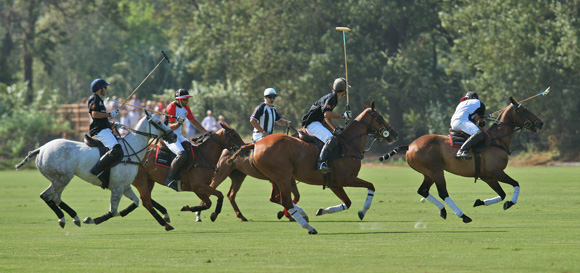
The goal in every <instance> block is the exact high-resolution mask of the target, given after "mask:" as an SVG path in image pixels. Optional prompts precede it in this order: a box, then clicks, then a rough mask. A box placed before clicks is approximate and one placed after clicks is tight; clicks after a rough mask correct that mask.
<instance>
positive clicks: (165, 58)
mask: <svg viewBox="0 0 580 273" xmlns="http://www.w3.org/2000/svg"><path fill="white" fill-rule="evenodd" d="M161 54H163V59H161V61H160V62H159V63H158V64H157V65H156V66H155V68H153V70H151V72H150V73H149V75H147V77H145V79H143V81H142V82H141V83H140V84H139V86H137V88H135V90H133V92H132V93H131V94H130V95H129V97H127V99H126V100H125V101H124V102H123V104H121V106H119V108H122V107H123V106H125V104H126V103H127V102H128V101H129V99H131V96H133V94H135V92H137V90H138V89H139V87H141V85H143V83H144V82H145V81H146V80H147V79H149V76H151V74H153V72H155V70H157V67H159V65H161V63H162V62H163V61H165V60H167V63H168V64H170V63H171V62H170V61H169V57H167V54H165V51H163V50H161Z"/></svg>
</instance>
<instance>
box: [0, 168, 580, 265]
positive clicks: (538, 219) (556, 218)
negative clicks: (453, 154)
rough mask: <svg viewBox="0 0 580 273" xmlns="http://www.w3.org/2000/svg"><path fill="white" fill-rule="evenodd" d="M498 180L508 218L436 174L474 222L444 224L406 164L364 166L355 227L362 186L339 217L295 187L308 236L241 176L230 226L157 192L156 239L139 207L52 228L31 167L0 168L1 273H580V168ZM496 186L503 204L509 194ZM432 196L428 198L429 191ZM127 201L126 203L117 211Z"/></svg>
mask: <svg viewBox="0 0 580 273" xmlns="http://www.w3.org/2000/svg"><path fill="white" fill-rule="evenodd" d="M29 164H30V163H29ZM507 173H508V174H509V175H511V176H512V177H513V178H514V179H516V180H517V181H519V182H520V184H521V193H520V199H519V202H518V203H517V204H516V205H515V206H514V207H512V208H510V209H509V210H507V211H504V210H503V209H502V205H501V203H500V204H495V205H492V206H488V207H477V208H474V207H473V206H472V205H473V202H474V200H475V199H477V198H481V199H486V198H491V197H494V196H496V194H495V193H494V192H493V191H492V190H491V189H490V188H489V187H488V186H487V185H486V184H485V182H483V181H481V180H480V181H478V182H477V183H475V184H474V183H473V179H470V178H462V177H457V176H454V175H449V174H448V175H447V178H448V179H447V180H448V181H447V182H448V183H447V185H448V190H449V193H450V195H451V197H452V198H453V199H454V201H455V203H456V204H457V205H458V206H459V207H460V208H461V209H462V210H463V211H464V212H465V213H466V214H467V215H469V216H470V217H471V218H472V219H473V222H472V223H469V224H464V223H463V222H462V221H461V219H460V218H458V217H456V216H455V215H454V214H453V213H452V211H451V210H450V209H448V213H449V214H448V218H447V220H443V219H441V218H440V217H439V213H438V210H437V209H436V207H435V206H433V205H432V204H430V203H428V202H427V203H420V202H419V200H420V196H419V195H418V194H417V193H416V191H417V188H418V187H419V184H420V183H421V181H422V176H421V175H420V174H418V173H416V172H415V171H413V170H412V169H410V168H408V167H396V168H376V167H372V166H370V167H369V166H365V167H363V169H362V170H361V173H360V177H361V178H363V179H365V180H367V181H370V182H372V183H374V185H375V187H376V194H375V198H374V201H373V204H372V207H371V209H370V210H369V211H368V213H367V215H366V217H365V219H364V220H363V221H360V220H359V219H358V216H357V211H358V210H360V209H361V208H362V205H363V202H364V199H365V197H366V194H367V192H366V189H356V188H349V189H347V193H348V194H349V196H350V198H351V200H352V202H353V204H352V207H351V208H350V209H349V210H347V211H344V212H340V213H336V214H331V215H324V216H320V217H316V216H314V212H315V211H316V210H317V209H318V208H321V207H328V206H334V205H338V204H341V203H342V202H341V201H340V200H338V199H337V198H336V197H335V196H334V194H333V193H332V191H330V190H329V189H326V190H322V188H321V187H318V186H310V185H306V184H302V183H300V184H299V185H298V187H299V189H300V192H301V200H300V202H299V205H300V206H302V208H304V209H305V211H306V212H307V213H309V215H310V220H311V222H310V224H311V225H312V226H313V227H315V228H316V229H317V230H318V232H319V234H317V235H308V234H307V231H306V230H304V229H302V228H301V227H300V226H299V225H298V224H297V223H291V222H288V221H286V220H278V219H277V218H276V212H278V211H279V210H280V208H281V207H280V206H278V205H275V204H272V203H270V202H269V201H268V197H269V194H270V189H271V188H270V185H269V183H268V182H266V181H258V180H254V179H249V178H248V179H247V180H246V182H245V183H244V185H243V186H242V189H241V191H240V193H239V194H238V198H237V201H238V205H239V207H240V209H241V210H242V212H243V213H244V215H245V216H246V218H248V219H249V222H240V221H239V220H238V219H237V218H236V217H235V215H234V213H233V210H232V209H231V206H230V205H229V202H228V201H227V200H225V201H224V207H223V210H222V214H220V216H219V218H218V219H217V220H216V222H211V221H210V219H209V215H210V213H209V212H204V214H203V222H201V223H196V222H195V216H194V214H193V213H190V212H188V213H186V212H181V211H179V210H180V208H181V207H182V206H183V205H185V204H189V205H197V204H199V198H197V196H195V194H193V193H189V192H187V193H174V192H173V191H172V190H171V189H169V188H166V187H160V185H156V188H155V190H154V191H153V197H154V199H155V200H157V201H158V202H159V203H161V204H163V205H164V206H165V207H166V208H167V209H168V210H169V214H170V216H171V220H172V221H171V224H172V225H173V226H174V227H175V230H173V231H170V232H166V231H165V230H164V229H163V227H161V226H159V225H158V224H157V222H156V221H155V220H154V219H153V217H151V215H150V214H149V212H147V211H146V210H145V209H144V208H143V207H139V208H138V209H136V210H135V211H134V212H133V213H131V214H130V215H128V216H127V217H125V218H121V217H115V218H113V219H111V220H109V221H107V222H105V223H103V224H101V225H98V226H94V225H84V224H83V225H82V227H80V228H79V227H76V226H75V225H74V224H73V223H72V219H70V217H68V216H67V224H66V226H65V228H64V229H61V228H60V227H59V225H58V223H57V219H56V216H55V215H54V213H53V212H52V211H51V210H50V209H49V208H48V207H47V206H46V205H45V203H44V202H43V201H42V200H41V199H40V198H39V195H40V193H41V192H42V191H43V190H44V189H45V188H46V187H47V186H48V185H49V182H48V181H47V180H46V179H45V178H44V177H42V176H41V175H40V174H39V173H38V171H35V170H34V171H29V170H27V171H19V172H16V171H4V172H0V187H1V190H0V202H1V203H0V204H1V206H0V232H1V233H0V234H2V236H0V246H1V247H0V271H3V272H5V271H27V272H28V271H36V272H40V271H42V272H57V271H58V272H86V271H89V272H93V271H98V272H104V271H111V272H162V271H175V272H297V271H300V272H456V271H460V272H578V271H580V217H579V216H580V187H579V186H580V185H579V184H580V183H579V178H578V177H580V168H577V167H512V168H508V169H507ZM502 186H503V188H504V190H505V191H506V193H507V194H508V198H511V194H512V193H513V189H512V188H511V186H509V185H503V184H502ZM227 187H229V181H228V180H227V181H226V182H225V183H224V184H223V185H222V187H221V188H219V189H220V190H221V191H222V192H224V193H226V192H227ZM431 192H432V194H433V195H435V196H437V191H436V189H435V188H433V189H432V191H431ZM137 194H138V193H137ZM63 200H65V201H66V202H67V203H68V204H69V205H70V206H71V207H72V208H74V209H75V210H76V211H77V212H78V213H79V216H80V217H81V219H83V218H84V217H87V216H91V217H93V218H94V217H96V216H100V215H102V214H104V213H105V212H107V210H108V208H109V201H108V200H109V191H106V190H101V189H100V188H98V187H95V186H92V185H90V184H88V183H86V182H84V181H81V180H79V179H78V178H75V179H74V180H73V181H72V182H71V184H70V185H69V187H67V189H66V190H65V191H64V194H63ZM212 200H213V201H215V198H212ZM129 204H130V201H129V200H128V199H126V198H125V199H123V200H122V203H121V207H122V208H123V207H126V206H128V205H129ZM214 204H215V202H214ZM209 211H213V207H212V208H211V209H210V210H209Z"/></svg>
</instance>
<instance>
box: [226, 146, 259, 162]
mask: <svg viewBox="0 0 580 273" xmlns="http://www.w3.org/2000/svg"><path fill="white" fill-rule="evenodd" d="M253 149H254V143H250V144H246V145H244V146H242V147H241V148H240V149H239V150H238V151H237V152H236V153H235V154H234V155H233V156H232V157H230V159H228V161H227V162H228V164H231V163H232V162H234V160H235V159H236V158H237V157H238V156H241V157H247V156H249V155H250V151H251V150H253Z"/></svg>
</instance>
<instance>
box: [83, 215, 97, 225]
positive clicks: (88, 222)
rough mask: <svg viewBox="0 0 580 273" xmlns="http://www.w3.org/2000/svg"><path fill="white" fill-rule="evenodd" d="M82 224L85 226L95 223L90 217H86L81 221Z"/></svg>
mask: <svg viewBox="0 0 580 273" xmlns="http://www.w3.org/2000/svg"><path fill="white" fill-rule="evenodd" d="M83 223H85V224H94V223H95V220H93V218H91V217H87V218H85V219H84V220H83Z"/></svg>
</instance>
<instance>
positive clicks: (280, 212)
mask: <svg viewBox="0 0 580 273" xmlns="http://www.w3.org/2000/svg"><path fill="white" fill-rule="evenodd" d="M283 216H284V211H279V212H278V213H276V217H278V220H280V219H282V217H283Z"/></svg>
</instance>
